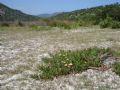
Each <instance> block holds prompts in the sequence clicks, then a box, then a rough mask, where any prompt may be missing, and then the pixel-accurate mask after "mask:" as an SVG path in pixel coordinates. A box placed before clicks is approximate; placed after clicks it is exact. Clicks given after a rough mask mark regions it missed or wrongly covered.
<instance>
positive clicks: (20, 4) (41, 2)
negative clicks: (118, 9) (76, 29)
mask: <svg viewBox="0 0 120 90" xmlns="http://www.w3.org/2000/svg"><path fill="white" fill-rule="evenodd" d="M115 2H119V3H120V0H0V3H3V4H5V5H7V6H9V7H11V8H13V9H17V10H21V11H23V12H24V13H27V14H31V15H39V14H46V13H55V12H67V11H73V10H78V9H83V8H89V7H94V6H99V5H106V4H111V3H115Z"/></svg>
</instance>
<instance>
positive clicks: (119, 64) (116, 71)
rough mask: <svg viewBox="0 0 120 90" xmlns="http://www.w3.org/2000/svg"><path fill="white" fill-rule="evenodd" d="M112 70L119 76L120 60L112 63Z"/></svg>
mask: <svg viewBox="0 0 120 90" xmlns="http://www.w3.org/2000/svg"><path fill="white" fill-rule="evenodd" d="M113 71H114V72H115V73H116V74H118V75H119V76H120V62H116V63H114V64H113Z"/></svg>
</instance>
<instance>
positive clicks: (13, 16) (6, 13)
mask: <svg viewBox="0 0 120 90" xmlns="http://www.w3.org/2000/svg"><path fill="white" fill-rule="evenodd" d="M36 19H37V17H35V16H32V15H28V14H25V13H23V12H21V11H19V10H15V9H12V8H9V7H7V6H6V5H4V4H2V3H0V21H1V22H2V21H16V20H17V21H31V20H36Z"/></svg>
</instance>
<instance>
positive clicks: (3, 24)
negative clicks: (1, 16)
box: [1, 23, 10, 27]
mask: <svg viewBox="0 0 120 90" xmlns="http://www.w3.org/2000/svg"><path fill="white" fill-rule="evenodd" d="M1 26H2V27H9V26H10V24H9V23H1Z"/></svg>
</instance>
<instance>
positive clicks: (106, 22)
mask: <svg viewBox="0 0 120 90" xmlns="http://www.w3.org/2000/svg"><path fill="white" fill-rule="evenodd" d="M111 22H112V19H111V18H110V17H107V18H106V19H104V20H102V21H101V22H100V27H101V28H107V27H111Z"/></svg>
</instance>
